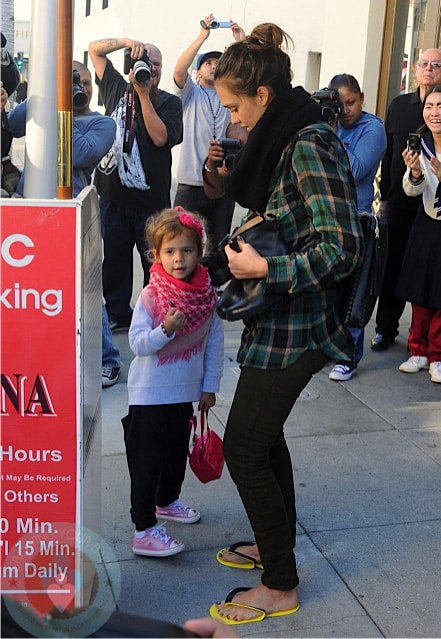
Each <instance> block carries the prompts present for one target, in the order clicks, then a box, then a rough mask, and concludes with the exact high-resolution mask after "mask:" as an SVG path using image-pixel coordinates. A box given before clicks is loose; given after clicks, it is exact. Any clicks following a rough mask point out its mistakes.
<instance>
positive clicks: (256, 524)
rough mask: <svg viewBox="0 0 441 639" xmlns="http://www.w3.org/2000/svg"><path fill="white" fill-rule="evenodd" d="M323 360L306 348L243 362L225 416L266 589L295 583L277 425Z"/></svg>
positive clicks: (289, 487)
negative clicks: (272, 366)
mask: <svg viewBox="0 0 441 639" xmlns="http://www.w3.org/2000/svg"><path fill="white" fill-rule="evenodd" d="M326 361H327V360H326V358H325V357H324V356H323V355H322V354H321V353H320V352H309V351H308V352H306V353H305V354H304V355H303V356H302V357H301V358H300V360H299V361H298V362H296V363H295V364H294V365H293V366H290V367H288V368H286V369H282V370H277V371H268V370H267V371H262V370H258V369H251V368H243V369H242V371H241V375H240V378H239V383H238V386H237V389H236V393H235V397H234V400H233V404H232V407H231V411H230V415H229V417H228V422H227V427H226V431H225V437H224V454H225V461H226V463H227V465H228V468H229V471H230V473H231V476H232V478H233V481H234V482H235V483H236V485H237V488H238V491H239V494H240V496H241V499H242V501H243V504H244V506H245V509H246V511H247V515H248V517H249V520H250V523H251V526H252V528H253V531H254V534H255V538H256V542H257V545H258V547H259V551H260V556H261V559H262V563H263V565H264V569H265V570H264V573H263V575H262V583H263V584H264V585H265V586H266V587H268V588H272V589H277V590H282V591H283V590H290V589H293V588H295V587H296V586H297V585H298V576H297V571H296V564H295V557H294V553H293V547H294V545H295V523H296V515H295V497H294V483H293V477H292V467H291V460H290V455H289V451H288V449H287V446H286V442H285V438H284V435H283V425H284V423H285V421H286V419H287V417H288V415H289V413H290V411H291V409H292V407H293V405H294V403H295V401H296V399H297V397H298V396H299V394H300V392H301V391H302V389H303V388H304V387H305V386H306V385H307V383H308V382H309V380H310V379H311V377H312V375H313V374H314V373H316V372H317V371H319V370H320V369H321V368H322V367H323V365H324V364H325V363H326Z"/></svg>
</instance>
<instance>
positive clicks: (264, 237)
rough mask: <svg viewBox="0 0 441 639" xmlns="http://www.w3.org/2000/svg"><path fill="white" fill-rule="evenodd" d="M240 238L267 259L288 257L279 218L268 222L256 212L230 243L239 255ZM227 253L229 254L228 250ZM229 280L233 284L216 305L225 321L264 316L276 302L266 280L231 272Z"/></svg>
mask: <svg viewBox="0 0 441 639" xmlns="http://www.w3.org/2000/svg"><path fill="white" fill-rule="evenodd" d="M238 237H241V238H243V240H245V242H247V243H248V244H251V245H252V246H253V248H255V249H256V251H257V252H258V253H260V255H263V256H264V257H271V256H278V255H285V254H286V252H287V250H286V245H285V243H284V241H283V239H282V236H281V235H280V233H279V228H278V225H277V220H276V219H275V218H272V219H267V220H266V219H265V218H264V217H263V216H262V215H260V214H258V213H256V214H254V215H252V216H251V217H249V218H248V219H247V221H246V222H245V223H244V224H243V225H242V226H240V227H239V228H238V229H236V230H235V231H234V232H233V233H232V234H231V236H230V238H229V240H228V244H229V245H230V246H231V248H233V249H234V250H235V251H238V252H239V251H240V249H239V245H238V241H237V240H238ZM223 253H224V254H225V251H223ZM227 268H228V260H227ZM229 277H230V282H229V283H228V285H227V286H226V287H225V289H224V290H223V292H222V294H221V296H220V298H219V299H218V302H217V306H216V311H217V314H218V315H219V316H220V317H221V318H222V319H225V320H228V321H230V322H232V321H236V320H240V319H244V318H245V317H248V316H250V315H256V314H258V313H261V312H262V311H264V310H265V309H267V308H269V306H271V304H272V303H273V302H274V296H272V295H265V293H264V287H263V280H262V279H260V278H251V279H241V280H238V279H236V278H235V277H233V276H232V275H231V273H230V274H229Z"/></svg>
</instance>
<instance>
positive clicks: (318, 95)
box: [311, 87, 342, 125]
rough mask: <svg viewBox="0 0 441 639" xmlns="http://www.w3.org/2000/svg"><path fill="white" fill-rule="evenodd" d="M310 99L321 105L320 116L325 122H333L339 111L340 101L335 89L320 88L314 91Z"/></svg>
mask: <svg viewBox="0 0 441 639" xmlns="http://www.w3.org/2000/svg"><path fill="white" fill-rule="evenodd" d="M311 97H312V99H313V100H315V101H316V102H318V103H319V104H320V105H321V107H322V118H323V120H324V121H325V122H326V123H327V124H331V125H332V124H334V123H335V120H336V118H337V116H338V115H339V114H340V113H341V110H342V109H341V102H340V99H339V95H338V91H337V90H336V89H328V88H327V87H326V88H324V89H320V90H319V91H314V93H313V94H312V95H311Z"/></svg>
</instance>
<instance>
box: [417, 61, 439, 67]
mask: <svg viewBox="0 0 441 639" xmlns="http://www.w3.org/2000/svg"><path fill="white" fill-rule="evenodd" d="M429 64H430V65H431V66H432V67H433V68H434V69H441V60H433V61H432V62H431V61H430V60H420V61H419V62H417V66H418V67H420V69H427V67H428V66H429Z"/></svg>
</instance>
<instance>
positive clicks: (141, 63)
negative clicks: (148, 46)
mask: <svg viewBox="0 0 441 639" xmlns="http://www.w3.org/2000/svg"><path fill="white" fill-rule="evenodd" d="M131 53H132V49H131V48H130V47H126V48H125V49H124V73H125V74H126V75H127V73H128V72H129V71H130V69H133V75H134V76H135V80H136V81H137V83H138V84H147V83H148V82H150V78H151V77H152V65H151V63H150V58H149V56H148V55H147V52H146V51H145V50H144V53H143V54H142V58H141V59H140V60H134V59H133V58H132V57H131Z"/></svg>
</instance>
